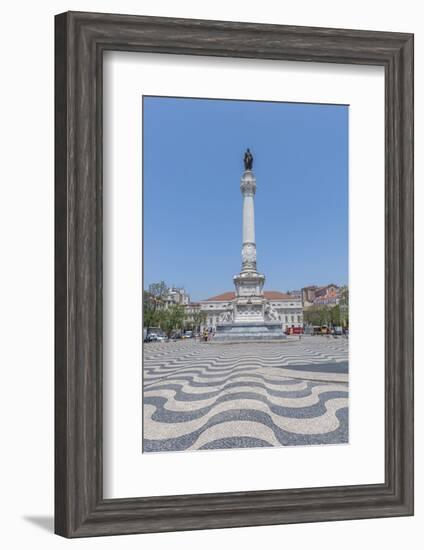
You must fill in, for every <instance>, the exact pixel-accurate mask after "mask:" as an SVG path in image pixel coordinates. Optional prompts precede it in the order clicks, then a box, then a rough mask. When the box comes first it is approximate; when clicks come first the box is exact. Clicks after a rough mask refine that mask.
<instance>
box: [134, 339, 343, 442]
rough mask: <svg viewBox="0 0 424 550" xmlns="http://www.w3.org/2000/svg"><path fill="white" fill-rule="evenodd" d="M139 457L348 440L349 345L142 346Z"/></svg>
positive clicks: (326, 342) (191, 343)
mask: <svg viewBox="0 0 424 550" xmlns="http://www.w3.org/2000/svg"><path fill="white" fill-rule="evenodd" d="M143 365H144V366H143V386H144V391H143V451H144V452H160V451H183V450H196V449H226V448H243V447H269V446H281V445H320V444H336V443H347V442H348V340H347V339H346V338H344V337H338V338H333V337H330V338H327V337H325V336H303V337H302V339H301V340H299V339H298V337H289V338H288V339H287V341H285V342H283V343H267V344H265V343H261V344H253V343H251V344H215V343H210V344H209V343H200V342H195V341H193V340H180V341H177V342H169V343H165V342H164V343H151V344H147V345H145V346H144V360H143Z"/></svg>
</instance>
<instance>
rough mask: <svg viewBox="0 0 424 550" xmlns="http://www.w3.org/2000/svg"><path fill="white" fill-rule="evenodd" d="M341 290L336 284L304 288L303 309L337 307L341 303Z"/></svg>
mask: <svg viewBox="0 0 424 550" xmlns="http://www.w3.org/2000/svg"><path fill="white" fill-rule="evenodd" d="M341 288H342V287H339V286H337V285H335V284H329V285H326V286H316V285H313V286H306V287H304V288H302V303H303V307H306V308H307V307H311V306H336V305H338V304H339V302H340V291H341Z"/></svg>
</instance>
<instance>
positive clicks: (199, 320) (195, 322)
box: [191, 309, 207, 330]
mask: <svg viewBox="0 0 424 550" xmlns="http://www.w3.org/2000/svg"><path fill="white" fill-rule="evenodd" d="M206 317H207V315H206V313H205V312H204V311H201V310H200V309H199V310H197V311H194V312H193V313H192V315H191V319H192V323H191V324H192V326H193V328H194V329H196V330H200V327H201V325H202V324H203V323H205V322H206Z"/></svg>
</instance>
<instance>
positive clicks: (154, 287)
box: [149, 281, 169, 301]
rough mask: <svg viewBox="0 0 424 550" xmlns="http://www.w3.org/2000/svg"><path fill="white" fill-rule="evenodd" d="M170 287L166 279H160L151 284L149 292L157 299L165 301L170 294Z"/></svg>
mask: <svg viewBox="0 0 424 550" xmlns="http://www.w3.org/2000/svg"><path fill="white" fill-rule="evenodd" d="M168 292H169V288H168V286H167V284H166V283H165V281H159V282H158V283H152V284H151V285H149V294H150V295H151V296H153V297H154V298H156V299H157V300H162V301H165V300H166V298H167V296H168Z"/></svg>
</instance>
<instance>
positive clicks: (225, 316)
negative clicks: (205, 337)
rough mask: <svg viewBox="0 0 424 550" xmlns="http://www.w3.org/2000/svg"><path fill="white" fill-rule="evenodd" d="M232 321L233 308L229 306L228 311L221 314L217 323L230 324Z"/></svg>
mask: <svg viewBox="0 0 424 550" xmlns="http://www.w3.org/2000/svg"><path fill="white" fill-rule="evenodd" d="M232 320H233V306H232V304H230V305H229V306H228V309H227V310H226V311H224V312H223V313H221V315H220V317H219V321H218V322H219V323H230V322H231V321H232Z"/></svg>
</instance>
